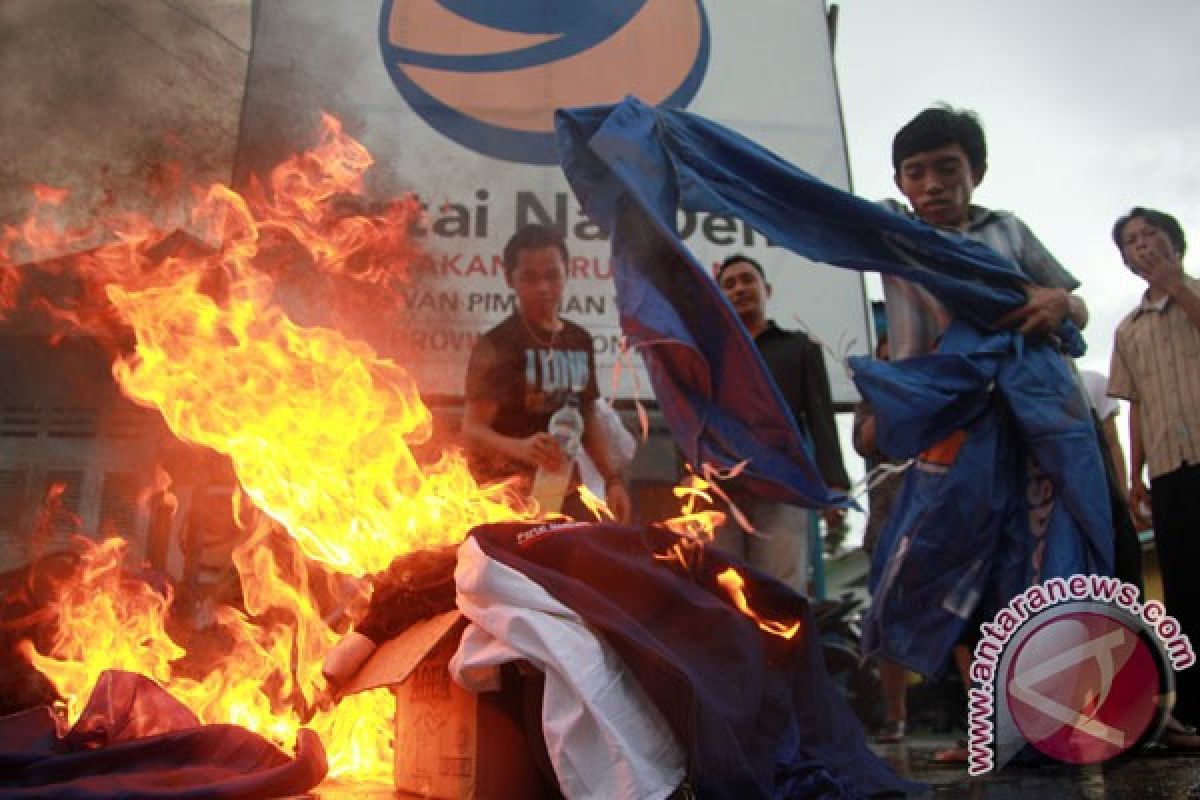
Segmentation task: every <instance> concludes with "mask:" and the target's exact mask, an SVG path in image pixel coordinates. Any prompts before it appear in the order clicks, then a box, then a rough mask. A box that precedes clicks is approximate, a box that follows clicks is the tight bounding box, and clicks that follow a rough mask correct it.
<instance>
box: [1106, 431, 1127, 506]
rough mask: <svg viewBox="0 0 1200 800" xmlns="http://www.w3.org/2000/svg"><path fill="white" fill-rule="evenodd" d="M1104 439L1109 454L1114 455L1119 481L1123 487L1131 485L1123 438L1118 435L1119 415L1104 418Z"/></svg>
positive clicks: (1113, 460) (1124, 488) (1114, 467)
mask: <svg viewBox="0 0 1200 800" xmlns="http://www.w3.org/2000/svg"><path fill="white" fill-rule="evenodd" d="M1104 440H1105V442H1106V443H1107V444H1108V452H1109V455H1111V456H1112V462H1113V469H1115V470H1116V473H1117V483H1118V484H1119V485H1120V487H1121V489H1122V490H1123V491H1124V490H1127V489H1128V487H1129V476H1128V475H1126V474H1125V470H1126V469H1127V468H1126V466H1125V449H1124V448H1123V447H1121V439H1120V438H1119V437H1118V436H1117V415H1116V413H1112V414H1109V415H1108V416H1107V417H1105V418H1104Z"/></svg>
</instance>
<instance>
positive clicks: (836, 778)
mask: <svg viewBox="0 0 1200 800" xmlns="http://www.w3.org/2000/svg"><path fill="white" fill-rule="evenodd" d="M733 566H736V570H737V572H738V573H740V574H741V576H742V577H744V579H745V585H744V600H745V602H746V604H747V605H748V610H749V611H751V612H753V614H754V615H756V616H757V617H758V620H756V619H754V618H752V616H750V615H748V614H747V613H745V611H744V610H739V609H738V608H737V598H735V595H734V594H733V593H731V592H730V591H729V590H728V589H727V588H726V586H725V585H722V584H723V582H726V583H727V580H723V579H722V577H721V576H722V575H723V574H724V575H726V576H728V571H729V569H730V567H733ZM497 573H499V575H497ZM514 576H517V577H514ZM519 576H524V578H525V579H528V581H530V582H532V584H534V585H535V586H534V588H535V589H536V590H540V594H541V595H542V599H539V600H538V601H536V602H535V603H532V604H531V603H529V602H528V598H529V597H530V596H531V594H538V593H539V591H534V592H530V590H529V589H527V588H524V589H523V588H521V587H520V583H521V581H520V578H519ZM456 581H457V584H458V594H459V598H458V600H459V605H460V608H461V610H462V611H463V613H464V614H465V615H466V616H467V617H468V618H469V619H471V621H472V623H473V624H474V625H475V626H476V627H477V628H478V630H474V631H473V630H472V628H470V627H469V628H468V629H467V632H466V633H465V634H464V637H463V650H462V651H460V652H459V653H458V654H457V655H456V658H455V661H454V662H452V669H456V670H458V673H459V677H460V678H465V682H467V683H469V682H470V672H471V666H472V665H476V664H485V663H497V662H498V661H503V660H509V659H516V658H525V659H527V660H530V661H532V662H533V663H534V664H535V665H537V666H538V667H540V668H541V669H543V670H544V671H545V673H546V687H547V694H546V696H545V700H544V706H543V725H544V728H545V729H546V734H547V736H546V738H547V749H548V751H549V752H550V754H551V760H552V762H554V764H555V768H556V773H557V775H558V778H559V784H560V787H561V788H562V789H563V790H564V792H566V793H567V796H569V797H618V796H642V797H653V796H666V794H668V793H669V792H670V789H671V788H672V786H673V785H674V784H676V783H678V781H679V779H680V778H681V777H683V772H682V771H683V769H684V765H685V764H686V776H687V779H688V780H689V782H690V784H691V786H692V788H693V789H694V790H695V793H696V796H697V797H701V798H715V799H716V800H724V799H725V798H728V800H747V798H797V799H799V798H809V797H812V798H816V797H859V796H863V795H869V794H874V793H876V792H883V791H905V790H911V789H914V788H916V787H915V786H914V785H913V784H909V783H907V782H905V781H903V780H901V779H899V778H898V777H896V775H895V774H894V773H893V772H892V771H891V770H890V769H889V768H888V767H887V766H886V765H885V764H883V762H881V761H880V760H879V759H878V758H876V757H875V755H874V754H872V753H871V752H870V750H869V749H868V748H867V746H866V743H865V741H864V738H863V733H862V729H861V728H860V727H859V724H858V721H857V720H856V719H855V717H854V715H853V713H852V712H851V710H850V708H849V706H848V705H847V704H846V702H845V700H844V699H843V698H842V696H841V694H840V693H839V692H838V690H837V688H836V687H835V686H834V685H833V683H832V682H831V681H830V679H829V677H828V675H827V674H826V672H825V667H824V661H823V655H822V651H821V645H820V640H819V638H818V636H817V633H816V628H815V623H814V621H813V617H812V615H811V613H810V610H809V604H808V601H807V600H806V599H805V598H804V597H802V596H800V595H798V594H796V593H795V592H793V591H792V590H791V589H789V588H788V587H787V586H785V585H784V584H782V583H779V582H777V581H775V580H773V579H772V578H770V577H768V576H766V575H764V574H761V573H758V572H756V571H755V570H754V569H753V568H751V567H749V566H747V565H743V564H741V563H736V564H734V563H733V562H731V561H730V559H729V558H728V557H727V556H725V555H724V554H722V553H720V552H718V551H716V550H712V549H709V548H706V547H701V546H700V545H699V544H697V543H695V542H692V541H690V540H686V539H681V538H680V537H679V536H677V535H675V534H673V533H671V532H669V531H666V530H664V529H661V528H654V527H651V528H640V529H633V528H626V527H621V526H617V525H611V524H590V523H567V524H541V525H535V524H531V523H496V524H491V525H483V526H480V527H477V528H475V529H474V530H473V531H472V533H471V537H470V538H469V539H468V540H467V541H466V542H465V543H464V544H463V546H462V547H461V548H460V555H459V566H458V569H457V571H456ZM546 595H548V597H546ZM551 601H553V602H551ZM510 603H517V604H519V605H509V604H510ZM557 604H561V605H562V606H565V607H566V608H567V609H570V612H571V615H578V618H580V619H582V620H583V621H584V622H585V623H586V628H587V629H590V630H591V631H594V632H595V635H596V636H597V637H599V638H600V639H602V640H603V643H604V644H605V648H603V649H602V650H599V651H597V650H594V649H589V650H586V651H585V652H596V653H599V655H597V656H596V658H597V659H601V660H604V661H606V662H613V661H615V662H618V663H616V664H611V663H606V664H601V663H593V664H579V663H577V659H578V654H575V653H569V652H567V651H568V650H570V649H571V648H572V647H574V646H575V645H576V644H578V643H579V642H580V641H581V640H582V639H584V638H586V637H585V636H583V635H581V634H583V633H586V631H585V630H584V629H583V628H582V626H577V625H572V624H570V622H569V620H570V619H571V617H565V619H567V620H568V624H567V626H566V628H567V629H568V630H569V631H572V632H571V633H570V635H569V638H567V639H565V640H558V641H554V640H553V639H548V638H547V637H546V631H548V630H550V629H551V627H552V625H549V624H546V623H548V622H552V621H546V620H543V621H541V622H539V621H537V620H536V619H532V618H531V613H532V614H533V617H536V616H538V615H539V612H540V613H541V614H544V615H545V616H552V615H553V614H555V613H556V612H555V610H554V609H555V608H556V607H557ZM530 606H533V608H532V609H530V608H529V607H530ZM763 620H769V621H772V622H775V623H780V628H781V629H782V628H786V629H787V630H789V631H792V632H793V635H792V636H791V637H790V638H789V637H788V636H786V635H779V634H778V633H772V632H768V631H767V630H764V629H763V627H760V625H759V622H760V621H763ZM768 627H771V626H768ZM586 646H587V647H589V648H591V647H592V645H591V644H590V643H587V644H586ZM607 649H611V651H613V652H615V653H616V654H617V656H619V659H610V658H608V657H607V656H605V655H604V652H605V651H607ZM606 666H615V673H613V674H612V675H613V676H612V677H611V678H607V679H606V678H603V677H601V676H600V670H601V668H603V667H606ZM576 671H579V672H582V673H583V674H581V675H572V674H570V673H572V672H576ZM604 684H607V686H605V685H604ZM556 690H557V691H559V692H561V696H560V697H557V698H556V697H554V696H552V694H551V692H553V691H556ZM646 702H648V703H649V704H650V707H649V709H647V711H646V713H644V714H643V713H640V712H638V708H639V707H640V706H641V705H642V704H645V703H646ZM664 730H665V731H669V733H670V734H673V736H666V737H663V738H667V739H670V741H668V742H663V741H661V740H658V741H656V739H659V737H660V732H662V731H664ZM675 742H678V745H675ZM680 748H681V750H682V752H680ZM630 754H631V755H630ZM681 756H682V757H681ZM614 759H619V763H615V762H614ZM655 790H657V793H655ZM609 792H615V793H609Z"/></svg>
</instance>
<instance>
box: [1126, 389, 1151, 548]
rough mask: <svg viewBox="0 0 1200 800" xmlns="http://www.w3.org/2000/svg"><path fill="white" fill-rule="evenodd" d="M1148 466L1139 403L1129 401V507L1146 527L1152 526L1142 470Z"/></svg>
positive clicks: (1148, 495)
mask: <svg viewBox="0 0 1200 800" xmlns="http://www.w3.org/2000/svg"><path fill="white" fill-rule="evenodd" d="M1145 467H1146V449H1145V445H1144V444H1143V443H1142V423H1141V411H1140V408H1139V403H1138V402H1137V401H1136V400H1133V401H1130V403H1129V508H1130V510H1131V511H1132V512H1133V514H1134V516H1135V518H1136V519H1137V520H1139V521H1144V522H1145V523H1146V524H1145V527H1149V526H1150V520H1147V519H1146V518H1145V513H1144V512H1143V510H1142V509H1143V507H1149V505H1150V490H1149V489H1147V488H1146V484H1145V483H1143V482H1142V470H1144V469H1145Z"/></svg>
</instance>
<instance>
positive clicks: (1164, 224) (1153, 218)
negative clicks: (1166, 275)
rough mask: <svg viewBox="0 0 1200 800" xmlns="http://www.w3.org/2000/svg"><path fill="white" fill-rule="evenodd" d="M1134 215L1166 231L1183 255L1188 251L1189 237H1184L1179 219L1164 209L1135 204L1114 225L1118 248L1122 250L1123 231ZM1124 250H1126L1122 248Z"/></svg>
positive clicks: (1114, 240)
mask: <svg viewBox="0 0 1200 800" xmlns="http://www.w3.org/2000/svg"><path fill="white" fill-rule="evenodd" d="M1134 217H1138V218H1140V219H1142V220H1144V221H1145V223H1146V224H1147V225H1152V226H1154V227H1155V228H1158V229H1159V230H1160V231H1162V232H1163V233H1165V234H1166V235H1167V238H1168V239H1170V240H1171V245H1172V246H1173V247H1174V248H1175V251H1176V252H1177V253H1179V255H1180V256H1181V257H1182V256H1183V254H1184V253H1186V252H1187V239H1186V238H1184V235H1183V226H1181V225H1180V224H1179V220H1177V219H1175V218H1174V217H1172V216H1171V215H1170V214H1167V213H1165V212H1163V211H1155V210H1154V209H1151V208H1142V207H1141V206H1134V207H1133V208H1131V209H1129V213H1128V214H1126V215H1125V216H1123V217H1121V218H1120V219H1118V220H1117V223H1116V224H1115V225H1113V230H1112V237H1113V242H1114V243H1116V245H1117V249H1118V250H1122V248H1121V232H1122V231H1123V230H1125V226H1126V225H1128V224H1129V221H1130V220H1132V219H1133V218H1134ZM1122 252H1124V251H1123V250H1122Z"/></svg>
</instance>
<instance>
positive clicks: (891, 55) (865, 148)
mask: <svg viewBox="0 0 1200 800" xmlns="http://www.w3.org/2000/svg"><path fill="white" fill-rule="evenodd" d="M837 4H838V5H839V6H840V19H839V28H838V38H837V44H836V51H835V57H836V63H837V69H838V79H839V82H840V88H841V95H842V104H843V109H844V113H845V123H846V132H847V138H848V140H849V147H850V161H851V168H852V172H853V177H854V187H855V191H856V192H857V193H858V194H860V195H863V196H865V197H868V198H872V199H876V198H880V197H885V196H893V197H898V196H899V193H898V191H897V190H896V188H895V186H894V184H893V183H892V167H891V141H892V135H893V134H894V133H895V131H896V129H897V128H899V127H900V126H901V125H903V124H904V123H905V122H907V121H908V120H909V119H911V118H912V117H913V116H914V115H915V114H916V113H917V112H918V111H920V110H921V109H922V108H924V107H926V106H928V105H931V104H933V103H937V102H943V101H944V102H947V103H950V104H951V105H954V106H957V107H961V108H969V109H972V110H974V111H976V112H978V113H979V115H980V117H981V118H982V120H983V123H984V128H985V130H986V132H987V136H988V150H989V158H988V161H989V168H988V174H987V176H986V178H985V179H984V181H983V183H982V184H981V186H980V188H979V189H978V190H977V191H976V194H975V200H976V202H978V203H980V204H982V205H986V206H989V207H993V208H1002V209H1007V210H1010V211H1013V212H1015V213H1016V214H1017V215H1018V216H1020V217H1021V218H1023V219H1024V220H1025V221H1026V222H1027V223H1028V224H1029V226H1030V227H1031V228H1032V229H1033V230H1034V231H1035V232H1036V233H1037V235H1038V237H1039V238H1041V240H1042V241H1043V242H1044V243H1045V244H1046V246H1047V247H1048V248H1049V249H1050V251H1051V252H1053V253H1054V254H1055V255H1056V256H1057V257H1058V259H1059V260H1060V261H1061V262H1062V263H1063V265H1064V266H1066V267H1067V269H1069V270H1070V271H1071V272H1072V273H1074V275H1075V276H1076V277H1077V278H1078V279H1079V280H1080V281H1082V282H1083V286H1082V288H1081V289H1080V293H1081V294H1082V295H1083V297H1084V299H1086V301H1087V303H1088V306H1089V307H1090V309H1091V313H1092V319H1091V323H1090V324H1089V325H1088V328H1087V330H1086V331H1085V335H1086V338H1087V340H1088V345H1089V350H1088V353H1087V355H1086V356H1085V357H1084V358H1083V359H1081V365H1082V366H1086V367H1090V368H1093V369H1099V370H1100V371H1102V372H1107V371H1108V362H1109V357H1110V354H1111V352H1112V336H1113V331H1114V330H1115V328H1116V326H1117V323H1118V322H1120V320H1121V317H1122V316H1123V315H1124V314H1125V313H1126V312H1127V311H1128V310H1129V309H1130V308H1132V307H1133V305H1134V304H1135V303H1136V302H1137V300H1138V298H1139V297H1140V294H1141V291H1142V288H1143V286H1144V284H1142V282H1141V281H1140V280H1139V279H1138V278H1136V277H1135V276H1134V275H1132V274H1131V273H1129V272H1128V270H1126V268H1125V267H1124V265H1123V264H1122V263H1121V261H1120V258H1119V256H1118V254H1117V251H1116V249H1115V248H1114V247H1113V245H1112V240H1111V238H1110V231H1111V228H1112V223H1113V222H1114V221H1115V219H1116V218H1117V217H1118V216H1119V215H1120V214H1121V213H1123V212H1125V211H1127V210H1128V209H1129V208H1130V207H1131V206H1133V205H1144V206H1149V207H1152V208H1158V209H1160V210H1163V211H1167V212H1169V213H1172V214H1174V215H1175V216H1176V217H1177V218H1178V219H1179V221H1180V222H1181V223H1182V224H1183V227H1184V230H1185V232H1186V233H1187V234H1188V238H1189V240H1191V241H1192V251H1191V252H1190V253H1189V255H1188V256H1187V257H1185V259H1184V264H1185V267H1187V268H1188V271H1189V272H1190V273H1191V274H1192V275H1194V276H1195V275H1200V269H1197V267H1196V266H1195V264H1196V263H1197V262H1196V258H1197V255H1196V254H1197V253H1200V104H1198V103H1197V102H1196V97H1197V90H1196V81H1197V79H1200V47H1197V39H1200V2H1195V0H1146V2H1141V3H1136V2H1131V1H1130V0H1004V2H987V1H985V0H837Z"/></svg>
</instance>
